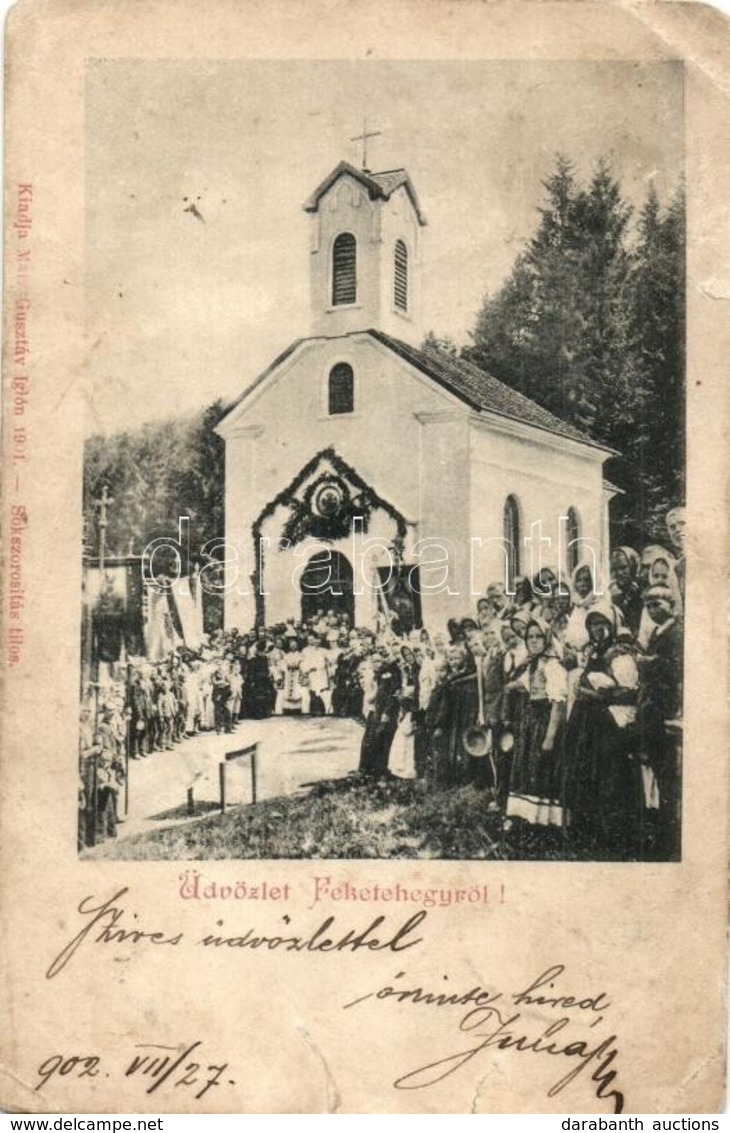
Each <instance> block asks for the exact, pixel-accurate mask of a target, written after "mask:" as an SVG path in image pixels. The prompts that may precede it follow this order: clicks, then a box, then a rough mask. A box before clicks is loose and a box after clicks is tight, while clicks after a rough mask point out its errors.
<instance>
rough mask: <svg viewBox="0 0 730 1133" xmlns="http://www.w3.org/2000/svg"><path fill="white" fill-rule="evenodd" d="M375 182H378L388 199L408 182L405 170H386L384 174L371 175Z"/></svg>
mask: <svg viewBox="0 0 730 1133" xmlns="http://www.w3.org/2000/svg"><path fill="white" fill-rule="evenodd" d="M370 176H371V177H372V179H373V181H377V183H378V184H379V185H380V187H381V189H382V190H383V192H384V193H385V195H386V197H389V196H390V194H391V193H394V192H395V191H396V189H400V187H401V185H405V184H406V182H407V181H408V174H407V173H406V171H405V169H384V170H383V172H382V173H371V174H370Z"/></svg>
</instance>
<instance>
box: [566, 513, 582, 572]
mask: <svg viewBox="0 0 730 1133" xmlns="http://www.w3.org/2000/svg"><path fill="white" fill-rule="evenodd" d="M579 539H580V516H579V515H578V511H577V509H576V508H574V507H569V508H568V522H567V523H566V525H565V542H566V544H567V546H566V548H565V559H566V565H567V567H568V571H569V573H570V574H572V573H573V571H574V570H575V568H576V567H577V566H578V563H579V561H580V543H579Z"/></svg>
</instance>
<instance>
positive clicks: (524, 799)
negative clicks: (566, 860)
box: [507, 617, 567, 830]
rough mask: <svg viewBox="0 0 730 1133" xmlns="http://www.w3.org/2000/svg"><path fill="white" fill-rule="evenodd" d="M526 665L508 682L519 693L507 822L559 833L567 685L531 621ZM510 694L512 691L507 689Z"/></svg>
mask: <svg viewBox="0 0 730 1133" xmlns="http://www.w3.org/2000/svg"><path fill="white" fill-rule="evenodd" d="M525 644H526V646H527V661H526V662H525V664H524V665H523V666H522V668H521V670H520V671H519V672H518V673H517V675H516V677H515V678H513V680H512V681H511V682H510V684H511V685H513V686H514V690H515V691H518V690H520V689H521V690H522V693H523V695H522V697H521V700H520V701H519V704H520V706H521V707H520V712H521V719H520V720H519V723H518V730H519V734H520V738H521V742H520V744H519V747H518V748H516V749H515V753H514V759H513V763H512V774H511V778H510V791H509V797H508V799H507V820H508V822H509V821H510V820H511V821H512V822H514V821H515V820H517V821H518V822H522V823H526V824H528V825H529V826H531V827H533V828H536V829H542V830H550V829H552V830H556V829H557V830H560V829H562V827H563V822H564V812H563V800H562V782H563V734H564V728H563V724H564V719H565V701H566V697H567V682H566V674H565V669H564V668H563V666H562V664H561V663H560V660H559V659H558V657H556V656H555V654H554V652H553V651H552V643H551V639H550V632H549V630H548V628H547V626H546V625H545V623H544V622H543V621H541V620H540V619H539V618H537V617H532V618H531V619H530V621H529V622H528V625H527V631H526V634H525ZM507 688H508V690H509V691H511V690H510V685H508V686H507Z"/></svg>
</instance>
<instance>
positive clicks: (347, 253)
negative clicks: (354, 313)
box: [332, 232, 357, 307]
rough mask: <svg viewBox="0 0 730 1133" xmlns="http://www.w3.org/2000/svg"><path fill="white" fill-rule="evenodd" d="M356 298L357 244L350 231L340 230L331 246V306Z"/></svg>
mask: <svg viewBox="0 0 730 1133" xmlns="http://www.w3.org/2000/svg"><path fill="white" fill-rule="evenodd" d="M356 299H357V246H356V244H355V237H354V236H353V235H352V233H351V232H341V233H340V234H339V236H338V237H337V238H336V240H335V242H334V245H333V247H332V306H333V307H338V306H340V305H341V304H343V303H354V302H355V301H356Z"/></svg>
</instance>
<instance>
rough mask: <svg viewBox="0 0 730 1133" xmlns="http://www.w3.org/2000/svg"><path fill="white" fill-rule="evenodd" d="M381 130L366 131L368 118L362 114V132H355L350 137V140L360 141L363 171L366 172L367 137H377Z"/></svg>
mask: <svg viewBox="0 0 730 1133" xmlns="http://www.w3.org/2000/svg"><path fill="white" fill-rule="evenodd" d="M381 133H382V131H381V130H370V131H368V120H367V118H366V117H365V115H363V120H362V133H361V134H356V135H355V137H354V138H350V141H351V142H362V168H363V172H364V173H368V172H369V170H368V138H379V137H380V135H381Z"/></svg>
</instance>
